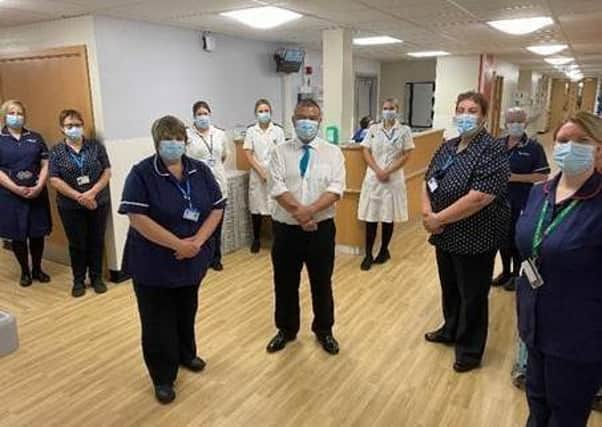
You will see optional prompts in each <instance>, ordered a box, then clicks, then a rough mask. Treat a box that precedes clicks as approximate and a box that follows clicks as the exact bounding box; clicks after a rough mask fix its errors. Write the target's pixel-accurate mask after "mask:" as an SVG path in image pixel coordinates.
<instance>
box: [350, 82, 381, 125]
mask: <svg viewBox="0 0 602 427" xmlns="http://www.w3.org/2000/svg"><path fill="white" fill-rule="evenodd" d="M377 88H378V78H377V77H376V76H361V75H356V76H355V114H354V120H355V121H354V129H357V127H358V126H359V123H360V120H361V119H362V117H365V116H370V117H372V118H373V119H376V111H377V105H376V99H377V98H376V97H377V96H378V94H377Z"/></svg>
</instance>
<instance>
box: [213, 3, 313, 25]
mask: <svg viewBox="0 0 602 427" xmlns="http://www.w3.org/2000/svg"><path fill="white" fill-rule="evenodd" d="M220 15H222V16H226V17H228V18H232V19H235V20H237V21H238V22H241V23H243V24H245V25H248V26H249V27H252V28H257V29H259V30H267V29H270V28H274V27H278V26H279V25H282V24H286V23H287V22H290V21H294V20H296V19H299V18H301V17H302V16H303V15H300V14H298V13H296V12H292V11H290V10H286V9H282V8H279V7H274V6H266V7H254V8H250V9H240V10H233V11H231V12H223V13H220Z"/></svg>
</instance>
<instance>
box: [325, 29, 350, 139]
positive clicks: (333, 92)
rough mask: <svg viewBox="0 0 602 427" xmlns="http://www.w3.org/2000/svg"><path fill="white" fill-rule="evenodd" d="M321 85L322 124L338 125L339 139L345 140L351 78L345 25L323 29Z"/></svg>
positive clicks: (347, 32) (347, 126)
mask: <svg viewBox="0 0 602 427" xmlns="http://www.w3.org/2000/svg"><path fill="white" fill-rule="evenodd" d="M322 55H323V57H322V69H323V73H324V74H323V79H322V85H323V90H324V112H323V114H324V118H323V121H322V123H323V127H324V129H325V128H326V127H327V126H330V125H335V126H337V127H338V128H339V142H347V141H348V140H349V139H350V138H351V135H352V132H353V106H354V99H353V96H354V92H355V91H354V81H355V76H354V73H353V52H352V33H351V30H350V29H347V28H336V29H330V30H324V31H323V32H322Z"/></svg>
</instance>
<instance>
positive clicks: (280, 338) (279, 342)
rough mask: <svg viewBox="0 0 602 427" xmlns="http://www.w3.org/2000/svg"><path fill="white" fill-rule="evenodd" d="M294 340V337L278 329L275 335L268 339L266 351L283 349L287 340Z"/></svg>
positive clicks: (271, 351)
mask: <svg viewBox="0 0 602 427" xmlns="http://www.w3.org/2000/svg"><path fill="white" fill-rule="evenodd" d="M294 340H295V337H293V338H290V337H287V336H286V335H284V333H283V332H282V331H278V333H277V334H276V336H275V337H274V338H272V339H271V340H270V342H269V344H268V346H267V347H266V351H267V352H268V353H276V352H277V351H280V350H282V349H284V347H286V344H287V343H288V342H289V341H294Z"/></svg>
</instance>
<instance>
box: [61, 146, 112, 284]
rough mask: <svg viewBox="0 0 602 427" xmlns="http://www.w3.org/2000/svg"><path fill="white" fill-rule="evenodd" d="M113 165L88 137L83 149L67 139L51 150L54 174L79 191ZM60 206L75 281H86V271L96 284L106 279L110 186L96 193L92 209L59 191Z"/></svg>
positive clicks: (94, 181) (94, 183) (91, 185)
mask: <svg viewBox="0 0 602 427" xmlns="http://www.w3.org/2000/svg"><path fill="white" fill-rule="evenodd" d="M110 168H111V163H110V162H109V157H108V155H107V151H106V150H105V147H104V146H103V145H102V144H100V143H98V142H97V141H94V140H89V139H84V140H83V141H82V146H81V149H80V151H79V152H76V151H75V150H73V148H71V147H70V146H69V145H68V144H67V143H66V142H64V141H62V142H59V143H58V144H56V145H55V146H54V147H53V148H52V150H51V151H50V177H51V178H60V179H61V180H62V181H63V182H65V183H66V184H67V185H68V186H69V187H71V188H72V189H74V190H75V191H77V192H79V193H85V192H86V191H88V190H90V189H91V188H92V187H93V186H94V185H96V183H97V182H98V181H99V180H100V178H101V177H102V175H103V173H104V172H105V170H106V169H110ZM56 199H57V200H56V201H57V207H58V210H59V214H60V216H61V219H62V221H63V227H64V229H65V233H66V234H67V239H68V240H69V255H70V258H71V269H72V271H73V280H74V283H80V284H83V283H84V280H85V279H86V272H89V275H90V280H91V281H92V283H93V284H94V283H96V282H98V281H100V280H101V279H102V267H103V264H102V259H103V255H104V237H105V230H106V226H107V218H108V214H109V209H110V207H109V200H110V194H109V187H108V186H106V187H105V188H103V189H102V190H101V191H100V192H99V193H98V194H97V195H96V204H97V207H96V209H93V210H90V209H88V208H86V207H84V206H82V205H80V204H79V203H78V202H77V201H75V200H73V199H71V198H69V197H67V196H64V195H63V194H61V193H58V192H57V196H56Z"/></svg>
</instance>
